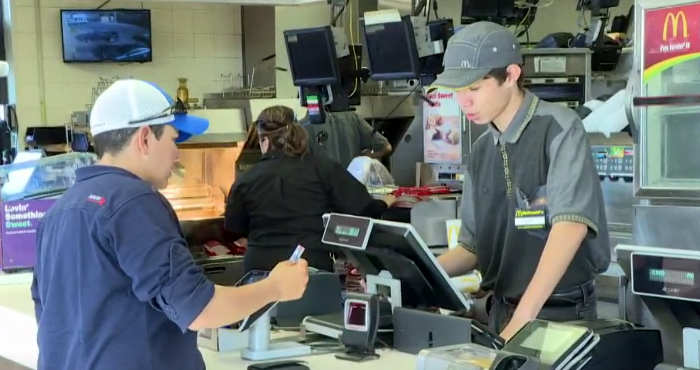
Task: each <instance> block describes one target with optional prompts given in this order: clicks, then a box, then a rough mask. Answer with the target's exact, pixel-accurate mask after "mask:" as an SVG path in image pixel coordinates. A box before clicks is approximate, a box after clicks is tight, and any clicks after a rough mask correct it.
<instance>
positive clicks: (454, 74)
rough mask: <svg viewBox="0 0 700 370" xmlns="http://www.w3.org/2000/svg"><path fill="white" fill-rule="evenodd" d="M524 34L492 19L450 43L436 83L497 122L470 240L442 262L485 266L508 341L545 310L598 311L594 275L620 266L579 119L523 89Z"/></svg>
mask: <svg viewBox="0 0 700 370" xmlns="http://www.w3.org/2000/svg"><path fill="white" fill-rule="evenodd" d="M522 64H523V59H522V55H521V53H520V48H519V45H518V41H517V39H516V37H515V35H514V34H513V33H512V32H511V31H509V30H507V29H506V28H504V27H502V26H500V25H497V24H495V23H490V22H477V23H473V24H471V25H468V26H466V27H464V29H462V30H461V31H459V32H458V33H456V34H455V35H454V36H453V37H452V38H451V39H450V41H449V43H448V45H447V50H446V52H445V57H444V65H445V70H444V72H443V73H442V74H441V75H440V76H438V79H437V81H436V82H435V84H434V86H437V87H440V88H444V89H449V90H452V91H454V92H455V95H456V98H457V101H458V102H459V105H460V107H461V109H462V111H463V113H464V114H465V115H466V117H467V118H468V119H469V120H470V121H472V122H474V123H475V124H481V125H489V130H488V131H487V132H485V133H484V135H482V136H481V137H480V138H479V139H478V140H477V141H476V143H475V144H474V148H473V149H472V154H471V157H470V158H469V163H468V166H467V173H466V175H465V177H464V189H463V195H462V203H461V213H462V214H461V218H462V228H461V230H460V234H459V242H460V245H461V248H455V249H453V250H451V251H449V252H447V253H445V254H443V255H442V256H440V258H439V259H438V260H439V262H440V264H441V265H442V266H443V268H444V269H445V271H446V272H447V273H448V274H449V275H452V276H455V275H460V274H463V273H466V272H468V271H470V270H473V269H475V268H479V269H480V271H481V273H482V275H483V282H482V289H483V290H485V291H491V292H493V301H492V302H493V303H492V307H491V312H490V315H489V319H490V325H491V326H492V327H493V329H494V330H498V331H499V332H500V333H501V335H502V336H503V337H504V338H505V339H506V340H508V339H510V338H511V337H512V336H513V335H514V334H515V333H516V332H517V331H518V330H519V329H520V328H521V327H522V326H523V325H525V324H526V323H527V322H529V321H530V320H532V319H535V318H541V319H545V320H552V321H568V320H575V319H579V318H594V317H596V306H597V302H596V293H595V283H594V278H595V275H596V274H598V273H600V272H603V271H605V270H606V269H607V268H608V265H609V264H610V241H609V237H608V230H607V221H606V218H605V208H604V206H603V196H602V191H601V188H600V182H599V180H598V174H597V171H596V169H595V166H594V164H593V160H592V156H591V149H590V143H589V142H588V138H587V136H586V132H585V130H584V128H583V124H582V123H581V120H580V119H579V117H578V116H577V115H576V113H575V112H574V111H573V110H571V109H569V108H566V107H564V106H561V105H557V104H553V103H549V102H546V101H542V100H540V99H538V98H537V97H536V96H535V95H533V94H532V93H531V92H529V91H527V90H526V89H524V88H523V86H522V78H523V75H522V69H521V66H522Z"/></svg>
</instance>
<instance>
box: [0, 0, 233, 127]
mask: <svg viewBox="0 0 700 370" xmlns="http://www.w3.org/2000/svg"><path fill="white" fill-rule="evenodd" d="M9 2H10V3H11V4H12V6H11V8H10V11H11V22H12V23H11V25H10V30H11V42H12V50H11V59H10V63H11V64H10V66H11V69H12V70H13V73H14V77H15V79H14V85H15V88H16V91H15V92H16V102H17V115H18V119H19V121H20V125H21V126H24V127H26V126H33V125H42V124H43V125H47V126H55V125H62V124H64V123H66V122H69V120H70V114H71V112H73V111H81V110H85V107H86V104H89V103H90V102H91V99H92V89H93V87H95V86H96V84H97V82H98V81H99V80H100V77H105V78H111V77H113V76H119V77H134V78H141V79H146V80H149V81H153V82H155V83H157V84H159V85H160V86H161V87H163V88H164V89H166V91H172V94H173V95H175V91H176V89H177V85H178V81H177V79H178V78H179V77H186V78H188V79H189V82H188V87H189V89H190V97H193V98H200V99H201V97H202V94H204V93H208V92H216V91H221V89H222V88H224V87H226V86H229V85H230V82H229V79H226V82H223V79H222V77H221V76H222V75H228V74H231V76H233V83H235V84H240V83H242V79H241V78H240V77H238V76H240V75H241V74H242V60H243V59H242V50H243V48H242V41H241V14H240V6H238V5H230V4H211V3H184V2H139V1H129V0H126V1H116V0H113V1H110V2H109V3H107V5H106V6H105V7H104V8H105V9H109V8H131V9H133V8H141V7H142V6H143V8H145V9H151V22H152V29H153V62H152V63H143V64H137V63H131V64H118V63H109V64H65V63H63V59H62V51H61V25H60V15H59V10H60V9H83V8H85V9H90V8H94V7H95V5H96V4H97V5H99V4H100V3H101V1H96V0H40V1H34V0H10V1H9ZM36 2H38V4H39V6H38V7H37V6H35V3H36ZM5 4H7V1H6V2H5ZM37 15H38V16H39V17H37ZM5 19H7V16H5ZM39 20H40V22H41V24H40V27H39V28H38V27H37V22H39ZM6 30H7V26H6ZM38 37H40V38H41V39H40V40H41V44H42V46H41V48H37V47H36V46H35V45H37V40H38ZM40 62H41V63H40ZM42 79H43V86H44V87H43V91H44V96H43V99H42V94H41V90H42V88H41V86H42V84H41V83H40V82H41V81H42ZM10 88H12V86H11V87H10ZM42 100H43V101H42ZM20 129H21V131H20V134H21V135H22V134H23V133H24V128H23V127H21V128H20Z"/></svg>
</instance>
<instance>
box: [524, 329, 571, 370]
mask: <svg viewBox="0 0 700 370" xmlns="http://www.w3.org/2000/svg"><path fill="white" fill-rule="evenodd" d="M580 336H581V335H580V333H576V332H575V331H571V330H565V329H559V328H552V327H547V328H545V327H539V328H536V329H535V330H534V331H533V332H532V334H530V336H528V337H527V338H526V339H525V340H524V341H523V342H522V344H521V346H523V347H525V348H527V349H532V350H536V351H539V352H540V356H539V359H540V361H542V362H543V363H545V364H554V363H555V362H556V361H557V360H558V359H559V358H561V356H562V355H564V354H565V353H566V351H567V350H568V349H569V348H570V347H571V346H573V345H574V344H575V343H576V341H577V340H578V339H579V338H580Z"/></svg>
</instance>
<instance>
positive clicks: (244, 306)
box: [190, 280, 279, 330]
mask: <svg viewBox="0 0 700 370" xmlns="http://www.w3.org/2000/svg"><path fill="white" fill-rule="evenodd" d="M278 296H279V295H278V293H277V290H276V289H275V286H274V285H273V284H272V282H271V281H269V280H263V281H261V282H258V283H255V284H250V285H245V286H242V287H225V286H219V285H217V286H216V288H215V290H214V297H213V298H212V299H211V301H209V304H207V306H206V307H205V308H204V310H203V311H202V313H201V314H200V315H199V317H197V318H196V319H195V320H194V322H193V323H192V325H190V329H191V330H200V329H209V328H219V327H222V326H225V325H230V324H233V323H236V322H238V321H241V320H243V319H244V318H246V317H247V316H248V315H250V314H252V313H253V312H255V311H257V310H258V309H260V308H261V307H263V306H265V305H266V304H268V303H271V302H274V301H276V300H278Z"/></svg>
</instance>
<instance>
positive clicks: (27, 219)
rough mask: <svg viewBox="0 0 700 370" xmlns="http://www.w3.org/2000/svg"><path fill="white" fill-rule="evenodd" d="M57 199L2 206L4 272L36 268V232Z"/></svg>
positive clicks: (0, 252)
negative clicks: (40, 221)
mask: <svg viewBox="0 0 700 370" xmlns="http://www.w3.org/2000/svg"><path fill="white" fill-rule="evenodd" d="M55 202H56V199H37V200H22V201H13V202H4V203H1V204H0V221H2V234H1V235H0V243H1V244H0V255H1V256H2V258H0V268H2V270H16V269H24V268H30V267H34V257H35V255H36V253H35V248H36V228H37V226H38V225H39V220H41V218H42V217H44V213H46V211H47V210H48V209H49V208H50V207H51V206H52V205H53V204H54V203H55Z"/></svg>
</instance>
